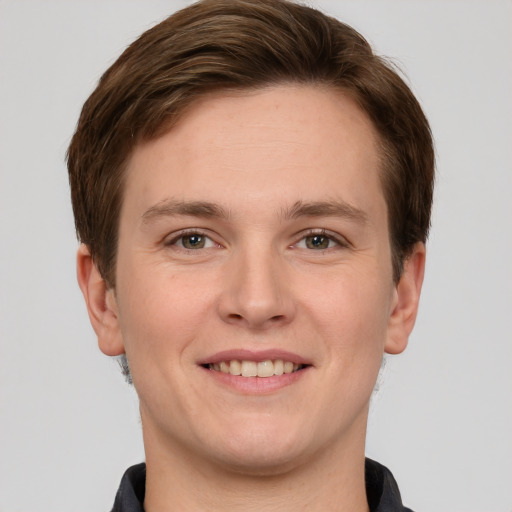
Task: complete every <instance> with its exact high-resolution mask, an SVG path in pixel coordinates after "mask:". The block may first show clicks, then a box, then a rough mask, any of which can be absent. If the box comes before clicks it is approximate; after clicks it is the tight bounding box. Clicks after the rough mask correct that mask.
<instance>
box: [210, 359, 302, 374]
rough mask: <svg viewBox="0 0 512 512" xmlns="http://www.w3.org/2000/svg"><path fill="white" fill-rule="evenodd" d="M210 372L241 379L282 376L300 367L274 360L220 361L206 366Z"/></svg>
mask: <svg viewBox="0 0 512 512" xmlns="http://www.w3.org/2000/svg"><path fill="white" fill-rule="evenodd" d="M208 367H209V368H210V370H214V371H217V372H222V373H229V374H231V375H241V376H242V377H272V376H273V375H283V373H293V372H296V371H297V370H300V369H301V368H302V365H300V364H296V363H292V362H291V361H283V360H282V359H276V360H275V361H272V360H270V359H269V360H267V361H260V362H259V363H256V362H255V361H238V360H237V359H233V360H231V361H221V362H220V363H213V364H210V365H208Z"/></svg>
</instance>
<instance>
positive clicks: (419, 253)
mask: <svg viewBox="0 0 512 512" xmlns="http://www.w3.org/2000/svg"><path fill="white" fill-rule="evenodd" d="M424 273H425V245H424V244H423V243H421V242H418V243H417V244H416V245H415V246H414V250H413V252H412V254H411V255H410V256H409V257H408V258H407V260H406V261H405V262H404V269H403V272H402V276H401V277H400V281H399V282H398V284H397V285H396V287H395V290H394V292H393V293H394V298H393V306H392V311H391V314H390V317H389V322H388V336H387V340H386V344H385V346H384V350H385V351H386V352H387V353H388V354H400V353H401V352H403V351H404V350H405V348H406V347H407V342H408V341H409V335H410V334H411V331H412V328H413V327H414V323H415V321H416V315H417V313H418V305H419V300H420V293H421V285H422V284H423V276H424Z"/></svg>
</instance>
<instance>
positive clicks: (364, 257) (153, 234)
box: [99, 86, 412, 472]
mask: <svg viewBox="0 0 512 512" xmlns="http://www.w3.org/2000/svg"><path fill="white" fill-rule="evenodd" d="M379 167H380V163H379V155H378V153H377V150H376V136H375V133H374V130H373V128H372V125H371V123H370V121H369V120H368V119H367V118H366V116H365V115H364V114H363V113H362V112H361V111H360V110H359V109H358V108H357V107H356V105H355V104H354V103H353V102H352V101H351V100H350V99H349V98H348V97H347V96H344V95H343V94H342V93H341V92H339V91H333V90H330V89H325V88H316V87H312V86H279V87H273V88H268V89H264V90H260V91H257V92H249V93H248V92H245V93H243V94H242V93H238V94H228V93H225V94H218V95H215V96H211V97H208V98H205V99H203V100H201V101H199V102H197V103H196V104H195V105H194V107H193V108H191V110H190V111H189V112H188V113H187V114H186V115H185V116H184V117H183V118H182V119H181V120H180V122H179V123H178V124H177V125H176V126H175V127H173V129H172V130H171V131H170V132H169V133H167V134H165V135H163V136H162V137H160V138H158V139H157V140H154V141H152V142H149V143H145V144H143V145H140V146H139V147H137V148H136V149H135V151H134V153H133V155H132V157H131V160H130V161H129V165H128V168H127V179H126V188H125V191H124V203H123V208H122V211H121V218H120V231H119V248H118V260H117V269H116V272H117V274H116V282H117V287H116V290H115V292H114V291H113V290H107V291H106V304H107V307H108V308H109V309H110V310H111V314H112V316H111V318H112V320H111V324H109V327H108V329H107V331H108V333H109V334H108V335H107V334H104V335H103V336H102V335H101V334H99V339H100V347H101V348H102V349H103V350H104V351H105V352H107V353H109V354H114V353H122V352H124V351H126V354H127V357H128V360H129V363H130V367H131V371H132V376H133V381H134V385H135V387H136V389H137V392H138V394H139V397H140V409H141V417H142V423H143V430H144V435H145V443H146V450H147V451H149V452H151V451H152V450H153V451H155V450H159V451H160V452H162V451H163V450H164V449H166V450H167V449H169V450H170V452H171V453H181V454H184V455H185V456H187V457H189V458H194V457H195V458H197V459H198V460H207V461H210V462H213V463H216V464H223V465H225V466H229V467H233V468H238V469H239V470H240V471H248V472H249V471H258V472H265V471H277V470H279V468H286V467H291V466H293V465H294V464H300V463H303V462H304V461H308V460H312V459H313V458H315V457H320V456H324V455H325V456H326V454H337V455H339V454H341V453H343V452H344V451H346V450H349V449H352V448H351V447H354V446H356V447H358V448H361V449H364V447H363V445H364V436H365V426H366V419H367V408H368V401H369V398H370V395H371V392H372V389H373V386H374V383H375V380H376V377H377V374H378V370H379V367H380V363H381V359H382V356H383V353H384V351H386V350H388V351H391V352H398V351H400V350H402V349H403V347H405V342H404V341H403V336H402V337H400V336H399V335H397V332H398V330H400V329H402V330H403V326H402V325H400V326H399V327H397V324H398V323H399V322H398V321H397V319H396V316H397V310H398V309H399V308H400V307H401V306H400V304H401V299H400V289H399V286H398V287H397V286H395V285H394V284H393V279H392V268H391V252H390V245H389V235H388V225H387V211H386V203H385V200H384V197H383V192H382V189H381V185H380V182H379ZM406 272H407V271H406ZM411 327H412V326H411ZM400 332H402V331H400ZM407 334H408V333H407ZM405 341H406V337H405ZM321 454H324V455H321Z"/></svg>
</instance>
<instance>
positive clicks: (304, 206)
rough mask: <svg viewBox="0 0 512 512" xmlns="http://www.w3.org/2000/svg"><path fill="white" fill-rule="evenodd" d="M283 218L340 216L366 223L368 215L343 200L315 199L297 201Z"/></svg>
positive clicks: (286, 211)
mask: <svg viewBox="0 0 512 512" xmlns="http://www.w3.org/2000/svg"><path fill="white" fill-rule="evenodd" d="M283 217H284V218H285V219H298V218H300V217H342V218H346V219H349V220H352V221H355V222H357V223H358V224H366V223H367V221H368V215H367V214H366V213H365V212H364V211H363V210H361V209H359V208H356V207H355V206H352V205H351V204H349V203H347V202H346V201H343V200H339V199H338V200H333V201H315V202H309V203H305V202H303V201H297V202H296V203H295V204H294V205H293V206H292V207H291V208H289V209H288V210H285V211H284V213H283Z"/></svg>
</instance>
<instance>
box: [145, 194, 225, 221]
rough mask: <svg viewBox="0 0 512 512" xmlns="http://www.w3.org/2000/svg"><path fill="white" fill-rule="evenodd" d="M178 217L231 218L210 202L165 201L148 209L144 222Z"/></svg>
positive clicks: (222, 209)
mask: <svg viewBox="0 0 512 512" xmlns="http://www.w3.org/2000/svg"><path fill="white" fill-rule="evenodd" d="M176 215H186V216H191V217H204V218H224V219H227V218H228V217H229V214H228V212H227V211H226V210H225V209H224V208H223V207H222V206H220V205H218V204H215V203H210V202H208V201H176V200H173V199H164V200H163V201H160V202H159V203H157V204H155V205H153V206H151V207H150V208H148V209H147V210H146V211H145V212H144V213H143V214H142V222H143V223H144V224H147V223H149V222H150V221H152V220H154V219H157V218H159V217H172V216H176Z"/></svg>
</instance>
